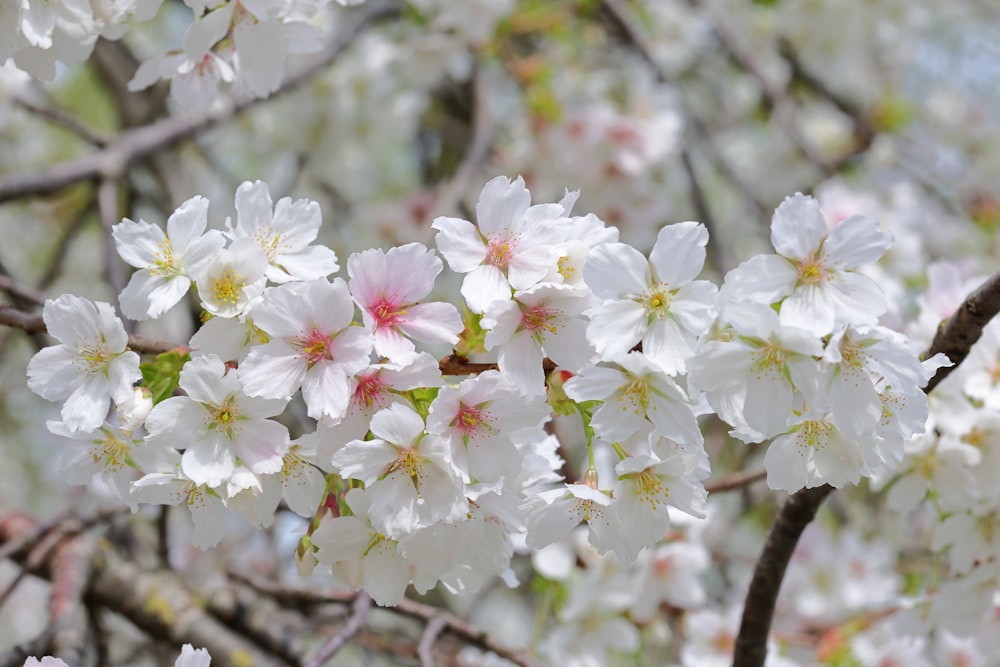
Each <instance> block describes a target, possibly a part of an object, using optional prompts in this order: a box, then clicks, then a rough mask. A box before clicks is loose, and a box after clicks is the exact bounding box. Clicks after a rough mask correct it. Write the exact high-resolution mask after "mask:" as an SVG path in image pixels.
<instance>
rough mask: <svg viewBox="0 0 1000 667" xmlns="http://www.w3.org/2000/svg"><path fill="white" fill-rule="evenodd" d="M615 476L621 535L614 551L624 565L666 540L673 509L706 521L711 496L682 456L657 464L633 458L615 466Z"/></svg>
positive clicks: (616, 512)
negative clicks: (616, 476)
mask: <svg viewBox="0 0 1000 667" xmlns="http://www.w3.org/2000/svg"><path fill="white" fill-rule="evenodd" d="M615 472H616V473H617V474H618V482H617V483H616V484H615V488H614V491H613V497H614V503H613V504H612V506H611V507H612V510H613V511H614V513H615V516H616V517H617V525H618V526H619V528H620V531H619V533H618V539H617V540H616V541H615V545H614V550H615V554H616V555H617V556H618V558H619V560H621V561H622V562H623V563H631V562H633V561H634V560H635V558H636V556H637V555H638V554H639V552H640V551H641V550H642V549H643V548H645V547H650V546H653V545H654V544H656V543H657V542H658V541H660V540H661V539H663V536H664V535H665V534H666V533H667V530H668V529H669V528H670V515H669V513H668V511H667V508H668V507H669V506H672V507H675V508H677V509H679V510H681V511H682V512H686V513H688V514H690V515H692V516H696V517H699V518H702V519H703V518H705V509H706V507H707V502H708V493H707V492H706V491H705V488H704V487H703V486H702V485H701V484H700V483H698V482H697V481H696V480H695V478H694V477H695V475H693V473H694V472H695V469H694V468H692V466H691V465H690V463H689V457H685V456H683V455H681V454H678V455H675V456H673V457H671V458H669V459H667V460H665V461H657V460H655V459H653V458H651V457H649V456H630V457H629V458H627V459H624V460H622V461H620V462H619V463H618V465H617V466H615ZM697 476H702V475H697Z"/></svg>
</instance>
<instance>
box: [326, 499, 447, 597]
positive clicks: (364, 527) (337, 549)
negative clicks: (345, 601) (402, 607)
mask: <svg viewBox="0 0 1000 667" xmlns="http://www.w3.org/2000/svg"><path fill="white" fill-rule="evenodd" d="M371 494H372V492H371V491H369V490H362V489H351V490H350V491H348V492H347V495H346V496H345V497H344V503H345V504H346V505H347V507H349V508H350V511H351V515H349V516H339V517H336V518H333V519H325V520H324V521H323V522H322V523H321V524H320V526H319V528H317V529H316V531H315V532H314V533H313V534H312V538H311V539H312V543H313V545H315V546H316V548H317V549H318V551H317V553H316V559H317V560H318V561H319V562H321V563H324V564H327V565H329V566H330V568H331V570H332V572H333V576H334V581H335V582H336V584H337V585H338V586H341V587H346V588H348V589H349V590H358V589H360V588H364V589H365V591H366V592H367V593H368V594H369V595H371V596H372V599H373V600H374V601H375V602H376V603H377V604H380V605H385V606H391V605H396V604H399V603H400V602H402V601H403V595H404V594H405V593H406V587H407V586H408V585H409V584H410V583H411V581H412V582H413V584H414V586H415V587H416V588H417V590H418V591H420V592H426V591H427V590H428V589H429V588H430V587H431V586H433V585H434V583H435V581H436V580H432V581H428V580H427V577H423V576H420V573H419V571H418V569H417V567H416V565H415V564H414V563H412V562H411V561H410V560H409V559H407V558H406V557H405V556H403V554H402V553H400V551H399V544H398V543H397V542H396V540H394V539H391V538H389V537H387V536H386V535H385V533H383V532H382V531H381V530H380V529H378V528H376V527H374V526H373V525H372V521H371V519H370V516H371V512H370V510H371V497H370V496H371Z"/></svg>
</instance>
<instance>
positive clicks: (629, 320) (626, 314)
mask: <svg viewBox="0 0 1000 667" xmlns="http://www.w3.org/2000/svg"><path fill="white" fill-rule="evenodd" d="M647 328H648V324H647V319H646V311H645V309H644V308H643V307H642V306H641V305H640V304H638V303H636V302H635V301H606V302H604V304H603V305H600V306H597V307H595V308H594V310H593V311H592V312H591V314H590V324H589V325H588V326H587V338H588V339H589V340H590V342H591V343H593V344H594V349H596V350H597V354H598V356H599V357H600V358H601V359H607V360H614V359H615V358H616V357H618V356H620V355H624V354H627V353H628V351H629V350H631V349H632V348H633V347H635V345H636V343H638V342H639V341H640V340H642V337H643V336H645V335H646V330H647Z"/></svg>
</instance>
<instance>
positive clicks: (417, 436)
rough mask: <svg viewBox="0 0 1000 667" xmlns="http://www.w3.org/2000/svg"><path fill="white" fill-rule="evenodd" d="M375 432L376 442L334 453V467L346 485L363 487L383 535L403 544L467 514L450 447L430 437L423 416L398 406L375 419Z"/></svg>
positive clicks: (374, 521)
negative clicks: (353, 483) (413, 535)
mask: <svg viewBox="0 0 1000 667" xmlns="http://www.w3.org/2000/svg"><path fill="white" fill-rule="evenodd" d="M371 432H372V433H373V434H374V435H375V436H376V437H375V438H374V439H373V440H353V441H351V442H349V443H347V444H346V445H344V447H343V448H342V449H340V450H338V451H337V452H336V453H334V455H333V465H334V466H335V467H336V468H338V469H339V470H340V474H341V475H342V476H343V477H344V478H345V479H346V478H355V479H359V480H361V481H362V482H364V483H365V488H366V489H367V490H368V492H369V499H370V501H371V506H370V507H369V509H368V514H369V516H370V517H371V521H372V525H374V526H375V527H376V528H378V530H379V532H382V533H385V534H386V535H388V536H389V537H391V538H393V539H399V538H400V537H402V536H404V535H408V534H410V533H412V532H414V531H415V530H417V529H418V528H422V527H426V526H430V525H433V524H435V523H437V522H439V521H455V520H457V519H458V518H459V517H462V516H464V515H465V514H466V512H467V511H468V503H467V502H466V500H465V495H464V493H463V489H464V487H463V485H462V482H461V480H460V479H459V477H458V474H457V472H456V471H455V469H454V466H452V464H451V458H450V455H449V451H448V443H447V442H446V441H445V440H443V439H442V438H440V437H438V436H436V435H428V434H426V433H425V432H424V421H423V419H421V418H420V415H418V414H417V413H416V412H414V411H413V410H412V409H411V408H409V407H407V406H405V405H402V404H400V403H396V404H394V405H391V406H389V407H388V408H386V409H385V410H381V411H379V412H378V413H377V414H376V415H375V416H374V417H373V418H372V423H371Z"/></svg>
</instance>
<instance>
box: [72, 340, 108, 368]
mask: <svg viewBox="0 0 1000 667" xmlns="http://www.w3.org/2000/svg"><path fill="white" fill-rule="evenodd" d="M115 356H117V355H114V354H112V353H111V352H109V351H108V346H107V344H105V342H104V341H103V340H101V341H98V342H90V341H85V342H84V343H83V344H82V345H79V346H78V347H77V354H76V361H77V365H79V366H82V367H83V371H84V372H85V373H87V374H90V375H93V374H94V373H102V372H104V371H105V370H106V369H107V367H108V365H109V364H110V363H111V362H112V360H114V358H115Z"/></svg>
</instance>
